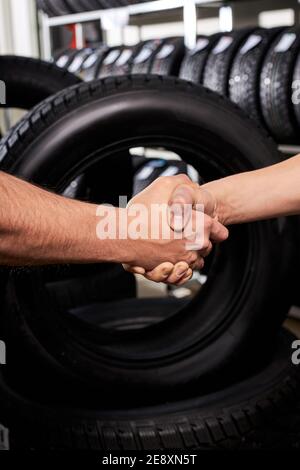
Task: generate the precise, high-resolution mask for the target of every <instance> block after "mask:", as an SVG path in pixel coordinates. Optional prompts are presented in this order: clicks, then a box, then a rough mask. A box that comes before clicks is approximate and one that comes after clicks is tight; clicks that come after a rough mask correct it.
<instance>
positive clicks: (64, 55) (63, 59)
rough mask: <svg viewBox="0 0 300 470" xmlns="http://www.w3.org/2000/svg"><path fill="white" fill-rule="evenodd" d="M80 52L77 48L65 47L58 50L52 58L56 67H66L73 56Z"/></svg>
mask: <svg viewBox="0 0 300 470" xmlns="http://www.w3.org/2000/svg"><path fill="white" fill-rule="evenodd" d="M78 52H80V51H79V50H78V49H67V50H64V51H62V52H61V51H60V52H59V53H58V54H56V56H55V58H54V60H55V63H56V65H57V66H58V67H60V68H62V69H68V67H69V65H70V64H71V63H72V62H73V59H74V57H75V56H76V55H77V54H78Z"/></svg>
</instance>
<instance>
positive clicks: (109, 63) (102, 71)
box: [95, 46, 124, 78]
mask: <svg viewBox="0 0 300 470" xmlns="http://www.w3.org/2000/svg"><path fill="white" fill-rule="evenodd" d="M123 49H124V48H123V46H118V47H111V48H109V50H108V52H107V53H106V54H105V57H104V58H103V59H102V61H101V62H100V63H99V64H98V67H97V71H96V74H97V75H96V76H95V78H105V77H111V76H112V75H113V70H114V65H115V63H116V62H117V60H118V59H119V58H120V56H121V54H122V52H123Z"/></svg>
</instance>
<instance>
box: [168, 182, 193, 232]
mask: <svg viewBox="0 0 300 470" xmlns="http://www.w3.org/2000/svg"><path fill="white" fill-rule="evenodd" d="M193 192H194V190H193V187H192V186H191V185H188V184H181V185H178V186H177V187H176V188H175V190H174V191H173V193H172V195H171V198H170V201H169V206H170V220H169V225H170V227H171V228H172V229H173V230H174V231H182V230H183V229H184V227H185V226H186V224H187V223H188V221H189V218H190V216H191V209H192V207H193ZM188 208H190V211H189V214H187V209H188Z"/></svg>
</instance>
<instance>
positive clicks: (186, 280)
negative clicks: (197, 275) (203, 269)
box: [176, 269, 193, 286]
mask: <svg viewBox="0 0 300 470" xmlns="http://www.w3.org/2000/svg"><path fill="white" fill-rule="evenodd" d="M192 276H193V271H192V269H189V270H188V272H187V273H186V275H185V276H184V277H183V278H182V279H180V280H179V281H178V282H177V283H176V286H182V285H183V284H185V283H186V282H188V281H189V280H190V279H191V278H192Z"/></svg>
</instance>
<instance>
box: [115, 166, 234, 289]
mask: <svg viewBox="0 0 300 470" xmlns="http://www.w3.org/2000/svg"><path fill="white" fill-rule="evenodd" d="M198 188H199V186H198V185H195V184H194V183H192V182H191V181H190V179H189V178H188V177H187V176H186V175H178V176H173V177H162V178H158V179H157V180H156V181H154V182H153V183H152V184H151V185H150V186H148V188H146V189H145V190H144V191H142V192H141V193H140V194H138V195H137V196H135V197H134V198H133V199H132V200H131V201H130V203H129V205H128V208H129V209H130V208H131V207H133V206H134V205H136V204H144V205H145V206H147V207H149V208H150V207H153V205H154V204H165V206H166V207H167V206H168V207H169V210H170V213H171V215H170V217H169V218H168V222H169V224H170V226H171V228H172V229H173V230H174V231H175V232H177V233H178V232H181V231H183V230H184V229H185V225H186V223H187V222H189V220H185V219H184V218H180V215H178V213H175V212H173V211H172V210H174V211H175V209H176V208H177V209H178V208H179V209H180V207H181V206H183V205H185V206H186V207H190V208H191V209H192V208H193V210H191V211H190V217H189V219H191V220H190V222H191V223H190V229H191V233H185V234H184V235H185V237H186V238H185V240H180V241H181V242H184V245H185V247H190V250H191V251H187V252H186V253H185V254H184V255H183V256H182V257H179V258H177V261H178V262H176V263H174V262H172V259H171V258H170V257H169V256H168V255H167V253H166V252H165V254H164V259H165V260H167V261H166V262H164V263H162V264H156V265H155V267H154V269H151V270H147V269H146V268H145V266H143V265H141V264H140V263H136V264H135V265H133V264H132V263H131V264H130V265H125V266H124V267H125V269H126V270H127V271H130V272H133V273H137V274H143V275H144V276H145V277H146V278H147V279H149V280H152V281H155V282H166V283H170V284H176V285H181V284H184V283H185V282H186V281H187V280H189V279H190V278H191V276H192V273H193V270H194V269H202V268H203V266H204V257H206V256H207V255H208V254H209V253H210V252H211V250H212V241H215V242H220V241H223V240H225V239H226V238H227V236H228V231H227V229H226V228H225V227H223V226H222V225H221V224H220V223H219V222H218V221H217V220H216V219H214V218H213V217H211V215H213V210H214V205H213V202H212V201H210V198H209V195H205V196H206V197H203V201H201V203H203V206H204V212H206V213H202V219H201V223H202V227H201V229H202V230H203V239H202V240H201V244H199V240H198V239H197V238H198V237H197V235H198V234H197V218H198V216H199V213H197V210H195V209H197V207H196V203H195V202H196V201H195V192H196V191H197V190H198ZM199 203H200V202H199ZM176 225H177V226H176ZM175 232H174V233H175ZM173 236H174V237H175V235H173ZM177 241H179V240H177ZM180 249H182V245H181V247H180ZM187 249H188V248H187ZM188 253H190V255H189V257H190V258H189V259H187V254H188ZM178 254H179V253H178ZM141 266H143V267H141Z"/></svg>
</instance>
